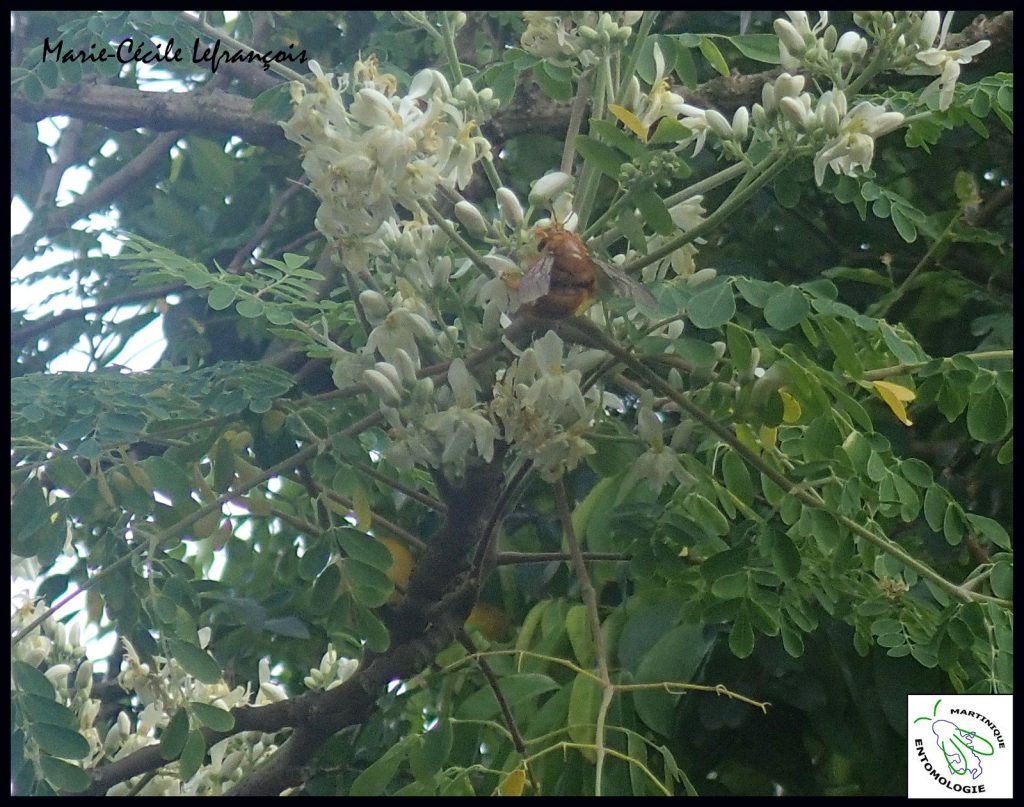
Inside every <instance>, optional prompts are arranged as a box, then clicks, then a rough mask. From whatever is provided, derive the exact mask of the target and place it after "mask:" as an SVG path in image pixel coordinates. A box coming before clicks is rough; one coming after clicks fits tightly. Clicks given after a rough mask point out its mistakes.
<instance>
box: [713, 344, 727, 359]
mask: <svg viewBox="0 0 1024 807" xmlns="http://www.w3.org/2000/svg"><path fill="white" fill-rule="evenodd" d="M711 347H713V348H714V349H715V359H716V360H720V359H721V358H722V356H724V355H725V342H712V343H711Z"/></svg>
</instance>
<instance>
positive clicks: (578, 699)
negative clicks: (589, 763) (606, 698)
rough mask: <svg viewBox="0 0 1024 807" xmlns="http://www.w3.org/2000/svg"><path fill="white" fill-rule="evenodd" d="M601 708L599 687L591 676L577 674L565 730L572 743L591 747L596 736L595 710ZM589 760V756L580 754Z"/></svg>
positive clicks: (585, 753)
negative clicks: (566, 729) (567, 731)
mask: <svg viewBox="0 0 1024 807" xmlns="http://www.w3.org/2000/svg"><path fill="white" fill-rule="evenodd" d="M600 706H601V686H600V684H598V683H597V681H595V680H594V679H593V678H592V677H591V676H589V675H584V674H583V673H577V674H576V679H575V680H574V681H573V682H572V694H571V695H570V696H569V718H568V721H567V722H568V725H567V728H568V730H569V737H570V738H571V739H572V740H573V742H577V743H582V744H585V745H592V744H593V743H594V740H595V738H596V736H597V734H596V729H597V726H596V724H597V710H598V709H599V708H600ZM582 753H583V755H584V756H586V757H588V758H590V756H591V754H588V753H587V752H586V751H583V752H582Z"/></svg>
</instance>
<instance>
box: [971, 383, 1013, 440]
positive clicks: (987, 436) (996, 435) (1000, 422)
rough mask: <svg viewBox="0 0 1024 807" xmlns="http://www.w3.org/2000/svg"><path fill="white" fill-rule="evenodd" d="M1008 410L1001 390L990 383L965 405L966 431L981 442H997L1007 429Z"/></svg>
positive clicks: (1008, 425)
mask: <svg viewBox="0 0 1024 807" xmlns="http://www.w3.org/2000/svg"><path fill="white" fill-rule="evenodd" d="M1009 427H1010V424H1009V412H1008V407H1007V402H1006V399H1005V398H1004V397H1003V393H1002V390H1000V389H999V387H998V386H997V385H995V384H992V385H991V386H990V387H989V388H988V389H987V390H985V391H984V392H983V393H981V395H978V396H975V397H973V398H971V399H970V403H968V405H967V431H968V432H969V433H970V435H971V437H973V438H974V439H975V440H977V441H979V442H981V443H995V442H998V441H999V440H1000V439H1001V438H1002V437H1003V435H1004V434H1006V431H1007V429H1009Z"/></svg>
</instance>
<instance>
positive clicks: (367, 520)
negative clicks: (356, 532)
mask: <svg viewBox="0 0 1024 807" xmlns="http://www.w3.org/2000/svg"><path fill="white" fill-rule="evenodd" d="M352 510H353V511H354V512H355V514H356V527H357V528H358V529H360V530H362V531H363V532H366V531H367V530H368V529H370V525H371V524H372V523H373V511H372V510H370V500H369V499H367V498H366V491H365V490H363V486H362V485H359V486H357V487H356V491H355V493H353V494H352Z"/></svg>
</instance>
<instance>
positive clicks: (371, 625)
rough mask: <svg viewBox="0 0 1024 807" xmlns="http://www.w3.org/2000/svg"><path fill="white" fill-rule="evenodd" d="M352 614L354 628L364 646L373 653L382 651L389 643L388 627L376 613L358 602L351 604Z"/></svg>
mask: <svg viewBox="0 0 1024 807" xmlns="http://www.w3.org/2000/svg"><path fill="white" fill-rule="evenodd" d="M352 616H353V618H354V620H355V627H356V630H358V631H359V633H360V637H361V638H362V639H364V640H365V641H366V646H367V647H368V648H369V649H370V650H372V651H373V652H375V653H383V652H384V651H385V650H387V649H388V645H390V644H391V636H390V635H389V634H388V629H387V628H386V627H384V623H383V622H381V621H380V620H379V619H378V618H377V615H376V614H374V613H373V611H371V610H370V609H369V608H367V607H366V606H364V605H361V604H360V603H358V602H355V603H353V604H352Z"/></svg>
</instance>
